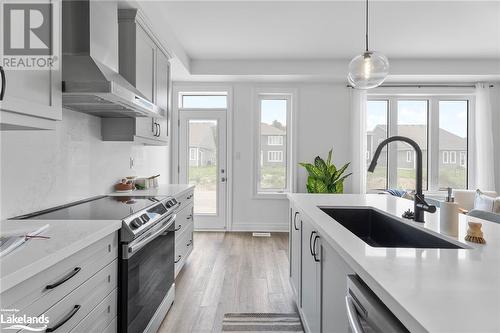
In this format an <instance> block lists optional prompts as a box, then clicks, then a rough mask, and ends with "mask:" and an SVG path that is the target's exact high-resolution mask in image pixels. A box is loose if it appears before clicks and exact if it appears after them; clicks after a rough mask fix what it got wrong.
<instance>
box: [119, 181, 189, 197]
mask: <svg viewBox="0 0 500 333" xmlns="http://www.w3.org/2000/svg"><path fill="white" fill-rule="evenodd" d="M193 188H194V185H188V184H168V185H160V186H159V187H157V188H150V189H147V190H135V191H133V192H125V193H122V192H113V193H110V194H109V195H114V196H129V195H146V196H175V195H179V194H182V193H184V192H187V191H188V190H191V189H193Z"/></svg>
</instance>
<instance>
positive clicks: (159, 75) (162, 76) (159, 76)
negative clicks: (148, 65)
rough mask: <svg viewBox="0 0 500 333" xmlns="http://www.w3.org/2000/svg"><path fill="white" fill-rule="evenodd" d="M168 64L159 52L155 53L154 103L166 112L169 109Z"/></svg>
mask: <svg viewBox="0 0 500 333" xmlns="http://www.w3.org/2000/svg"><path fill="white" fill-rule="evenodd" d="M169 88H170V63H169V61H168V57H167V56H166V55H165V54H164V53H163V52H162V51H161V50H160V49H157V52H156V100H155V103H156V105H158V106H159V107H160V108H162V109H163V111H164V114H163V116H166V112H167V111H168V109H169Z"/></svg>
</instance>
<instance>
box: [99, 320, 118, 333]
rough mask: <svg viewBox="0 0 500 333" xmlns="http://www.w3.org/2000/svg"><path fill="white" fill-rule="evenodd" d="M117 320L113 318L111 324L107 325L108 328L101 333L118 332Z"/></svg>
mask: <svg viewBox="0 0 500 333" xmlns="http://www.w3.org/2000/svg"><path fill="white" fill-rule="evenodd" d="M117 320H118V318H116V317H115V318H113V320H112V321H111V323H109V325H108V327H106V328H105V329H104V331H102V333H116V332H118V322H117Z"/></svg>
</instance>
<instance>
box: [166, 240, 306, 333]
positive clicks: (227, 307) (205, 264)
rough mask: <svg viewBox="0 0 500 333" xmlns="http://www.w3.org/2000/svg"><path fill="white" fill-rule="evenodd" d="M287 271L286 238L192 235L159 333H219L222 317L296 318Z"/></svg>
mask: <svg viewBox="0 0 500 333" xmlns="http://www.w3.org/2000/svg"><path fill="white" fill-rule="evenodd" d="M288 267H289V264H288V234H286V233H273V234H272V237H252V234H251V233H195V235H194V250H193V252H192V253H191V256H190V257H189V260H188V261H187V262H186V264H185V266H184V268H183V269H182V271H181V272H180V273H179V275H178V276H177V279H176V282H175V283H176V285H175V301H174V304H173V305H172V308H171V309H170V311H169V313H168V314H167V316H166V317H165V320H164V321H163V323H162V326H161V327H160V330H159V332H160V333H187V332H220V331H221V327H222V319H223V317H224V313H227V312H296V311H297V309H296V306H295V303H294V302H293V299H292V290H291V287H290V283H289V281H288Z"/></svg>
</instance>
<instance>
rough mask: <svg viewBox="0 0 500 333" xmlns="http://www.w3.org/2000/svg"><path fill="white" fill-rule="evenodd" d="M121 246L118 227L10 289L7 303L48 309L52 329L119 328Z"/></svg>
mask: <svg viewBox="0 0 500 333" xmlns="http://www.w3.org/2000/svg"><path fill="white" fill-rule="evenodd" d="M117 249H118V234H117V233H116V232H115V233H113V234H110V235H108V236H106V237H104V238H102V239H101V240H99V241H97V242H95V243H93V244H91V245H89V246H88V247H86V248H84V249H82V250H80V251H79V252H77V253H75V254H73V255H71V256H69V257H67V258H66V259H64V260H62V261H60V262H58V263H57V264H55V265H53V266H51V267H48V268H47V269H46V270H44V271H42V272H40V273H38V274H37V275H35V276H32V277H30V278H29V279H27V280H26V281H24V282H22V283H20V284H18V285H17V286H14V287H12V288H10V289H8V290H6V291H5V292H3V293H2V294H1V295H0V299H1V300H2V302H1V303H2V307H4V306H9V308H15V309H18V310H19V315H26V316H27V317H38V316H40V315H42V314H44V315H45V316H46V317H48V319H49V323H48V324H47V326H48V328H47V332H61V333H62V332H96V333H97V332H116V323H115V324H114V326H113V321H114V319H115V318H116V308H117V303H116V302H117V278H118V251H117ZM110 325H111V326H110ZM113 327H114V328H115V329H114V330H111V329H113ZM25 331H26V332H28V330H25ZM22 332H24V331H22Z"/></svg>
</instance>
